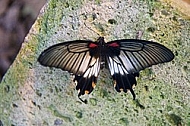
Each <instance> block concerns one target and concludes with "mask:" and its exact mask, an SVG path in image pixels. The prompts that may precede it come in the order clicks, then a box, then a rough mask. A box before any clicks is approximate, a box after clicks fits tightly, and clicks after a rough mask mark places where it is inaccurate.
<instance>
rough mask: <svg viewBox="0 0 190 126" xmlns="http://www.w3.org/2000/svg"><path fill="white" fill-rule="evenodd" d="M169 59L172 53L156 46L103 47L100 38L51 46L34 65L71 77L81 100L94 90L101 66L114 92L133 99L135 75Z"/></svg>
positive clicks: (124, 42)
mask: <svg viewBox="0 0 190 126" xmlns="http://www.w3.org/2000/svg"><path fill="white" fill-rule="evenodd" d="M173 59H174V54H173V53H172V51H171V50H170V49H168V48H166V47H165V46H163V45H161V44H159V43H156V42H151V41H145V40H138V39H121V40H114V41H110V42H107V43H106V42H105V41H104V37H99V38H98V39H97V41H96V42H93V41H91V40H75V41H68V42H63V43H59V44H56V45H53V46H51V47H49V48H47V49H46V50H44V51H43V52H42V53H41V54H40V56H39V58H38V61H39V63H40V64H41V65H44V66H48V67H56V68H60V69H62V70H64V71H68V72H70V73H72V74H74V75H75V77H74V81H75V82H76V89H77V90H78V92H79V93H78V97H79V99H80V100H82V99H81V98H80V96H81V95H84V94H90V93H91V92H92V91H93V89H94V88H95V86H96V83H97V78H98V75H99V72H100V69H101V66H102V63H104V64H105V68H108V69H109V71H110V74H111V76H112V78H113V81H114V87H115V89H116V91H117V92H121V91H123V92H127V91H128V90H129V91H130V92H131V94H132V96H133V99H135V98H136V95H135V93H134V90H133V87H134V86H136V85H137V81H136V77H139V72H140V71H141V70H143V69H145V68H147V67H150V66H152V65H156V64H159V63H164V62H169V61H171V60H173ZM82 101H83V100H82Z"/></svg>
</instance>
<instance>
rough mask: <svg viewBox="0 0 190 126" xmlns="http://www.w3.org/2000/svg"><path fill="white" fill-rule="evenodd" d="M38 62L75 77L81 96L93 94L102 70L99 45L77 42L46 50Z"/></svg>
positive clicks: (90, 42) (54, 46) (65, 43)
mask: <svg viewBox="0 0 190 126" xmlns="http://www.w3.org/2000/svg"><path fill="white" fill-rule="evenodd" d="M38 61H39V62H40V64H42V65H44V66H49V67H56V68H61V69H62V70H64V71H68V72H70V73H73V74H74V75H75V79H74V81H75V82H76V83H77V86H76V89H77V90H79V96H80V95H83V94H85V93H86V94H87V93H90V92H92V90H93V88H94V87H95V83H96V80H97V76H98V73H99V70H100V57H99V51H98V44H97V43H95V42H92V41H85V40H76V41H70V42H64V43H60V44H56V45H53V46H51V47H49V48H48V49H46V50H44V51H43V52H42V53H41V54H40V56H39V58H38Z"/></svg>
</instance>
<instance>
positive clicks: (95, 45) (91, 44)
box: [89, 43, 98, 48]
mask: <svg viewBox="0 0 190 126" xmlns="http://www.w3.org/2000/svg"><path fill="white" fill-rule="evenodd" d="M97 46H98V45H97V44H94V43H90V44H89V48H96V47H97Z"/></svg>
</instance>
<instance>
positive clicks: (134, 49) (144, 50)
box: [107, 39, 174, 73]
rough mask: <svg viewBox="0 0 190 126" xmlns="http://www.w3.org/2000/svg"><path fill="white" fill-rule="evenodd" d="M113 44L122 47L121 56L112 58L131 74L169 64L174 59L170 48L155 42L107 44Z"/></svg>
mask: <svg viewBox="0 0 190 126" xmlns="http://www.w3.org/2000/svg"><path fill="white" fill-rule="evenodd" d="M111 43H118V45H120V48H119V50H120V54H119V55H115V56H114V57H113V56H110V57H113V58H112V59H113V60H114V61H116V62H117V63H119V64H121V65H122V66H124V68H125V69H126V70H127V71H128V72H129V73H134V72H139V71H140V70H143V69H145V68H147V67H150V66H152V65H156V64H158V63H164V62H169V61H171V60H172V59H173V58H174V55H173V53H172V52H171V51H170V50H169V49H168V48H166V47H165V46H163V45H161V44H158V43H155V42H150V41H144V40H136V39H124V40H116V41H112V42H108V43H107V44H108V45H110V44H111ZM117 49H118V47H117Z"/></svg>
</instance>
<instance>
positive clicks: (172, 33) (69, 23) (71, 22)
mask: <svg viewBox="0 0 190 126" xmlns="http://www.w3.org/2000/svg"><path fill="white" fill-rule="evenodd" d="M110 22H114V23H110ZM84 23H85V24H86V26H85V25H84ZM87 26H88V27H90V28H91V29H92V30H91V29H89V28H88V27H87ZM189 26H190V22H189V21H188V20H186V19H183V18H182V17H181V15H180V13H178V11H177V10H175V9H174V8H171V7H170V6H169V5H167V4H165V3H160V2H142V1H141V2H137V1H136V2H133V1H131V0H129V1H127V2H126V1H125V2H124V1H118V0H115V1H106V0H101V1H94V2H92V1H89V2H80V1H74V0H70V1H69V2H64V3H63V2H60V1H56V0H54V1H50V2H49V4H48V6H46V8H45V9H44V10H43V13H42V14H41V15H40V16H39V18H38V20H37V21H36V23H35V25H34V26H33V29H32V30H31V31H30V34H29V35H28V37H27V38H26V40H25V43H24V44H23V46H22V49H21V51H20V53H19V55H18V57H17V59H16V61H15V62H14V64H13V65H12V66H11V69H10V70H9V71H8V73H7V74H6V76H5V78H4V79H3V82H2V83H1V85H0V97H1V98H0V103H1V104H0V120H1V122H2V123H3V124H4V125H11V124H12V125H18V126H26V125H28V126H31V125H38V126H41V125H43V126H44V125H50V126H52V125H67V126H72V125H77V126H79V125H81V126H85V125H88V126H91V125H113V126H115V125H123V126H126V125H153V124H155V125H164V126H165V125H189V124H190V121H189V120H190V119H189V114H190V113H189V112H190V104H189V98H190V94H189V92H190V83H189V78H190V68H189V66H190V65H189V64H190V59H189V57H190V56H189V55H190V52H189V51H190V50H189V43H190V41H189V28H190V27H189ZM139 31H140V32H143V36H142V37H141V39H145V40H153V41H156V42H159V43H161V44H163V45H165V46H167V47H168V48H170V49H171V50H172V51H173V52H174V54H175V56H176V57H175V59H174V60H173V61H172V62H170V63H166V64H161V65H157V66H153V67H151V68H148V69H146V70H144V71H142V72H141V76H140V77H139V78H138V84H137V87H136V88H135V92H136V94H137V99H136V100H135V101H134V100H132V96H131V94H129V93H117V92H116V91H114V88H113V84H112V80H111V79H109V74H107V71H106V70H104V71H103V72H102V73H101V75H100V77H99V80H98V83H97V86H96V89H95V90H94V91H93V92H92V94H90V95H89V96H87V98H88V101H89V102H88V104H83V103H81V102H80V100H79V99H78V98H77V91H76V90H75V84H74V83H73V82H72V78H73V77H72V76H70V75H69V73H67V72H64V71H61V70H60V69H54V68H53V69H52V68H51V69H50V68H48V67H43V66H41V65H39V63H38V62H37V57H38V56H39V54H40V53H41V51H43V50H44V49H45V48H47V47H49V46H50V45H53V44H55V43H60V42H63V41H69V40H75V39H91V40H96V39H97V38H98V34H101V35H102V36H105V39H106V41H110V40H114V39H122V38H135V36H136V33H137V32H139ZM97 33H98V34H97ZM1 122H0V123H1Z"/></svg>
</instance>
